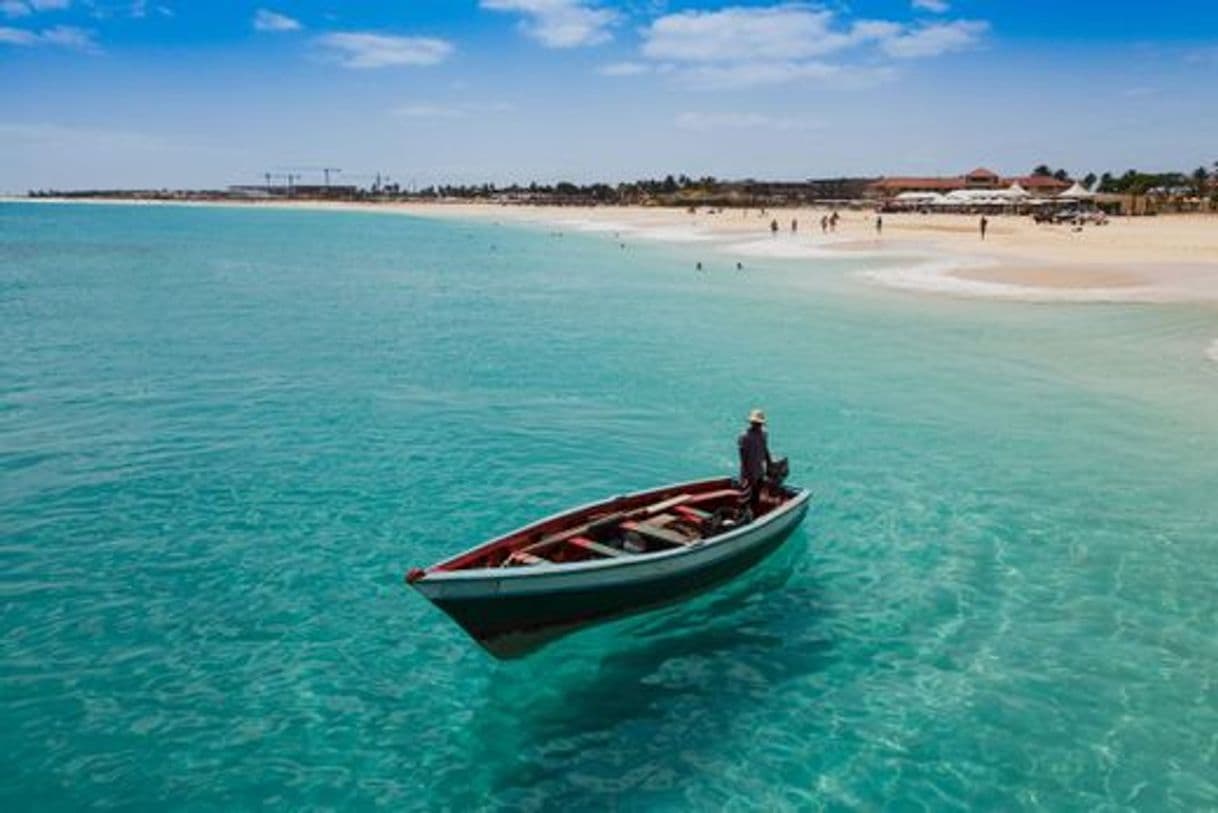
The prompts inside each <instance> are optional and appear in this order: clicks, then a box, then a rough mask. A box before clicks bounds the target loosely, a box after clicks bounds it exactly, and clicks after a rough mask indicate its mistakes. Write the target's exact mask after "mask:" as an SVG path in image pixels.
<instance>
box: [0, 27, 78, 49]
mask: <svg viewBox="0 0 1218 813" xmlns="http://www.w3.org/2000/svg"><path fill="white" fill-rule="evenodd" d="M0 45H20V46H25V47H34V46H39V45H47V46H53V47H58V48H68V49H71V50H74V51H83V52H85V53H97V52H99V51H100V50H101V49H100V48H98V46H97V41H96V40H94V39H93V32H92V31H89V30H88V29H85V28H76V27H75V26H71V25H56V26H53V27H51V28H44V29H42V30H41V31H30V30H27V29H24V28H8V27H4V26H0Z"/></svg>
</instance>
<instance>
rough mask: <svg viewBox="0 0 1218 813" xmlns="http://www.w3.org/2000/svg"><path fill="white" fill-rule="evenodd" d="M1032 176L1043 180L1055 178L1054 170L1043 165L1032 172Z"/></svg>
mask: <svg viewBox="0 0 1218 813" xmlns="http://www.w3.org/2000/svg"><path fill="white" fill-rule="evenodd" d="M1032 174H1033V175H1036V176H1038V177H1041V178H1051V177H1053V170H1051V169H1049V165H1048V164H1041V165H1040V166H1038V167H1037V168H1036V169H1034V170H1032Z"/></svg>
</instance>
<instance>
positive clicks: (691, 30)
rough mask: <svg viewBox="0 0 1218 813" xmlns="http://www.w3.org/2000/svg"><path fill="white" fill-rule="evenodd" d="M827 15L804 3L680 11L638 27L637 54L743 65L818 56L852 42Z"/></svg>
mask: <svg viewBox="0 0 1218 813" xmlns="http://www.w3.org/2000/svg"><path fill="white" fill-rule="evenodd" d="M832 22H833V12H831V11H826V10H823V9H817V8H811V7H809V6H804V5H794V4H785V5H778V6H769V7H762V8H743V7H732V8H725V9H720V10H718V11H684V12H680V13H677V14H667V15H665V16H663V17H659V18H657V19H656V20H653V21H652V23H651V24H650V25H649V26H647V27H646V28H644V29H643V55H644V56H647V57H650V58H651V59H661V60H678V61H682V62H721V61H735V62H746V61H751V60H758V59H766V60H784V59H801V58H806V57H811V56H820V55H823V54H828V53H831V52H833V51H839V50H841V49H843V48H847V47H849V46H850V45H852V44H853V42H854V40H853V39H852V37H851V36H850V34H849V33H848V32H840V31H834V30H833V28H832Z"/></svg>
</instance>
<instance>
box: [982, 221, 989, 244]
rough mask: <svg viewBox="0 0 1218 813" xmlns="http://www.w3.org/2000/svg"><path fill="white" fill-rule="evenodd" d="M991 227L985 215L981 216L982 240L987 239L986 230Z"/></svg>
mask: <svg viewBox="0 0 1218 813" xmlns="http://www.w3.org/2000/svg"><path fill="white" fill-rule="evenodd" d="M989 225H990V221H989V220H987V219H986V216H985V215H982V216H981V239H982V240H984V239H985V230H986V229H987V228H988V227H989Z"/></svg>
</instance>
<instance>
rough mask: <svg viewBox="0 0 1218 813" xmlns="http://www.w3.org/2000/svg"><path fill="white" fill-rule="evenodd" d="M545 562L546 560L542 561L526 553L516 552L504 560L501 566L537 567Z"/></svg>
mask: <svg viewBox="0 0 1218 813" xmlns="http://www.w3.org/2000/svg"><path fill="white" fill-rule="evenodd" d="M545 561H548V560H546V559H542V558H541V557H540V556H534V555H533V554H531V553H529V552H528V551H523V550H518V551H515V552H514V553H512V555H511V556H509V557H508V558H507V559H506V560H504V562H503V566H504V567H512V566H513V565H539V564H541V563H542V562H545Z"/></svg>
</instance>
